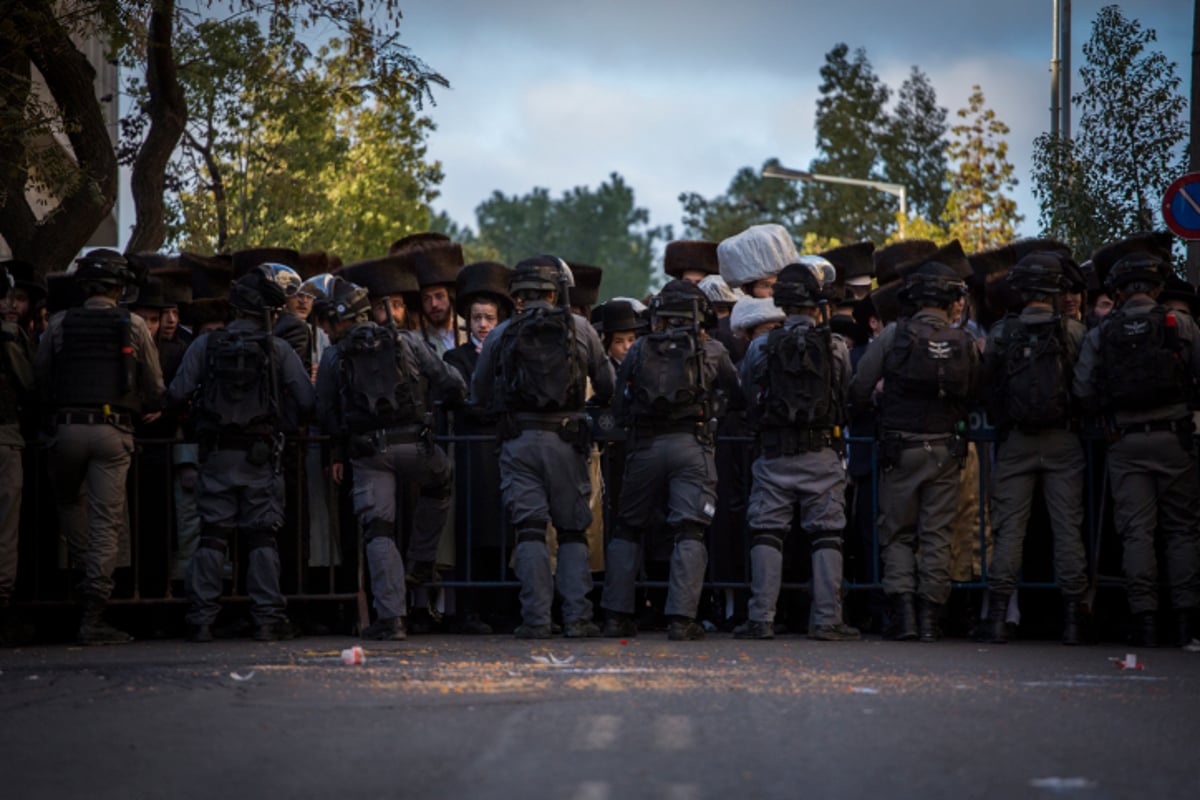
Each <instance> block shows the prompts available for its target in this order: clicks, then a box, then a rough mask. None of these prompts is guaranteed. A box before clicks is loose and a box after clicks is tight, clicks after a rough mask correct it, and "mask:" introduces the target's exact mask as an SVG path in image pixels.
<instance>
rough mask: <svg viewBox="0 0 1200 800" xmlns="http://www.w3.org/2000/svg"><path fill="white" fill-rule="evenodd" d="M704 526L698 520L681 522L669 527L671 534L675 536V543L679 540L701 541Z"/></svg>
mask: <svg viewBox="0 0 1200 800" xmlns="http://www.w3.org/2000/svg"><path fill="white" fill-rule="evenodd" d="M704 527H705V526H703V525H701V524H700V523H699V522H681V523H679V524H678V525H674V526H672V528H671V532H672V534H674V537H675V544H679V543H680V542H688V541H691V542H703V541H704Z"/></svg>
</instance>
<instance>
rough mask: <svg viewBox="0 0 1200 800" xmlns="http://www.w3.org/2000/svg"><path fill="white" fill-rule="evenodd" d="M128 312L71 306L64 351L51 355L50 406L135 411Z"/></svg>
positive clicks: (65, 321)
mask: <svg viewBox="0 0 1200 800" xmlns="http://www.w3.org/2000/svg"><path fill="white" fill-rule="evenodd" d="M131 326H132V322H131V320H130V317H129V311H128V310H126V309H124V308H119V307H117V306H113V307H111V308H72V309H69V310H68V311H67V312H66V313H65V314H64V315H63V323H62V349H61V350H59V351H58V352H57V353H55V355H54V378H53V380H54V405H55V407H57V408H100V407H102V406H105V405H107V406H110V407H112V408H114V409H117V408H119V409H122V410H125V411H134V410H136V409H137V406H138V402H137V399H136V398H135V397H133V396H132V391H131V390H132V387H134V386H135V385H136V382H135V378H134V373H135V370H136V364H135V362H134V358H133V344H132V341H133V340H132V329H131Z"/></svg>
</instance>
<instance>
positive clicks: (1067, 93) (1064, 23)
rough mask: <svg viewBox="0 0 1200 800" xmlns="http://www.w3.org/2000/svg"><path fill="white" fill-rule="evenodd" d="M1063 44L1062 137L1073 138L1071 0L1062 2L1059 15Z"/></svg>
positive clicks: (1060, 79) (1061, 76)
mask: <svg viewBox="0 0 1200 800" xmlns="http://www.w3.org/2000/svg"><path fill="white" fill-rule="evenodd" d="M1059 21H1060V28H1059V34H1060V35H1061V37H1062V44H1061V45H1060V47H1059V50H1060V52H1061V53H1062V73H1061V74H1060V76H1059V82H1058V88H1059V108H1060V109H1061V113H1062V137H1063V138H1064V139H1070V138H1071V0H1062V11H1061V12H1060V14H1059Z"/></svg>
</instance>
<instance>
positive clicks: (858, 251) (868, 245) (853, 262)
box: [819, 242, 875, 286]
mask: <svg viewBox="0 0 1200 800" xmlns="http://www.w3.org/2000/svg"><path fill="white" fill-rule="evenodd" d="M874 252H875V243H874V242H857V243H855V244H847V245H843V246H841V247H835V248H833V249H832V250H826V251H825V252H824V253H820V254H819V255H821V256H822V257H823V258H824V259H826V260H827V261H828V262H829V263H830V264H833V267H834V269H836V270H837V282H838V284H839V285H845V284H849V285H851V286H870V285H871V278H872V277H874V276H875V260H874V259H873V258H872V254H873V253H874Z"/></svg>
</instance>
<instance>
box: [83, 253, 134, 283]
mask: <svg viewBox="0 0 1200 800" xmlns="http://www.w3.org/2000/svg"><path fill="white" fill-rule="evenodd" d="M75 280H77V281H80V282H84V281H86V282H91V283H101V284H104V285H105V286H128V285H129V284H131V283H134V282H136V276H135V274H134V272H133V270H132V269H130V267H129V262H128V261H127V260H126V259H125V256H123V255H121V254H120V253H118V252H117V251H116V250H109V249H108V248H103V247H102V248H100V249H98V250H92V251H90V252H88V253H86V254H84V255H82V256H80V257H79V258H77V259H75Z"/></svg>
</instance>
